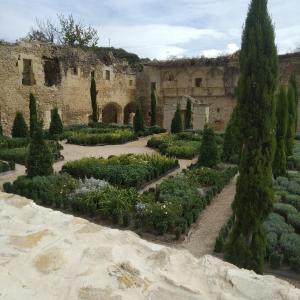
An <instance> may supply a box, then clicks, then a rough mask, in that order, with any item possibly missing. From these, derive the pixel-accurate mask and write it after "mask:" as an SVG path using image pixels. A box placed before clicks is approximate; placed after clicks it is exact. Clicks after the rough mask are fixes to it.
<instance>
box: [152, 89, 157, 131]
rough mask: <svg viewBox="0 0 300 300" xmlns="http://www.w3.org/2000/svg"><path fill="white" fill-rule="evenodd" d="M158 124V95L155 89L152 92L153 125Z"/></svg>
mask: <svg viewBox="0 0 300 300" xmlns="http://www.w3.org/2000/svg"><path fill="white" fill-rule="evenodd" d="M156 124H157V120H156V96H155V90H152V92H151V126H155V125H156Z"/></svg>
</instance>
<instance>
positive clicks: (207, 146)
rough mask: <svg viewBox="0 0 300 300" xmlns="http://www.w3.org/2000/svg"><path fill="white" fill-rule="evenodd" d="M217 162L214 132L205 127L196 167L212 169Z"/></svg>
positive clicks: (217, 155)
mask: <svg viewBox="0 0 300 300" xmlns="http://www.w3.org/2000/svg"><path fill="white" fill-rule="evenodd" d="M218 162H219V154H218V146H217V143H216V138H215V133H214V130H213V129H212V128H209V127H207V126H205V128H204V130H203V138H202V143H201V147H200V155H199V159H198V165H199V166H201V167H208V168H213V167H215V166H216V165H217V163H218Z"/></svg>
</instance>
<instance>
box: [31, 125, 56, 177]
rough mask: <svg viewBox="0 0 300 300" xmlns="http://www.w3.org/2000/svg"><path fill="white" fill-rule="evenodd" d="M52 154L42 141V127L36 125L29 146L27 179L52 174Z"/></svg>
mask: <svg viewBox="0 0 300 300" xmlns="http://www.w3.org/2000/svg"><path fill="white" fill-rule="evenodd" d="M52 164H53V154H52V152H51V149H50V148H49V146H48V145H47V144H46V142H45V141H44V140H43V132H42V125H41V124H37V125H36V128H35V131H34V133H33V137H32V139H31V141H30V144H29V150H28V157H27V162H26V172H27V175H28V176H29V177H34V176H47V175H50V174H52V173H53V168H52Z"/></svg>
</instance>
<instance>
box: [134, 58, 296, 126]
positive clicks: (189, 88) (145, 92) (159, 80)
mask: <svg viewBox="0 0 300 300" xmlns="http://www.w3.org/2000/svg"><path fill="white" fill-rule="evenodd" d="M279 60H280V81H281V82H283V83H287V81H288V78H289V76H290V74H291V73H295V74H296V77H297V81H298V85H299V87H300V53H295V54H290V55H283V56H280V57H279ZM238 78H239V63H238V56H237V55H234V56H227V57H219V58H216V59H206V58H200V59H181V60H172V61H154V62H150V63H148V64H145V65H144V66H143V69H142V70H141V71H140V72H138V73H137V83H138V89H137V98H138V99H139V100H140V101H141V102H142V104H143V107H144V113H145V117H146V119H147V118H148V119H149V111H150V94H151V85H152V86H153V83H155V85H156V95H157V101H158V110H159V113H158V115H159V118H158V121H159V124H160V125H164V126H165V127H166V128H169V127H170V124H171V120H172V113H170V112H173V111H174V106H176V104H177V103H178V102H179V103H180V102H182V99H183V98H184V97H192V98H194V99H196V100H197V101H198V102H199V103H203V104H206V105H208V106H209V123H210V124H211V125H212V126H213V127H215V128H216V129H218V130H224V129H225V127H226V124H227V122H228V120H229V118H230V115H231V113H232V111H233V108H234V107H235V105H236V99H235V97H234V92H235V88H236V86H237V83H238ZM182 109H184V107H182ZM298 110H299V116H300V103H299V107H298ZM194 117H196V116H194ZM194 121H195V120H194ZM202 121H203V120H201V121H199V122H202ZM196 122H197V120H196ZM298 123H299V124H298V130H300V122H298Z"/></svg>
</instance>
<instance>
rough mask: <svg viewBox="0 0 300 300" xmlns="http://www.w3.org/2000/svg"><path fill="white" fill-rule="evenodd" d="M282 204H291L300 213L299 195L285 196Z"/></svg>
mask: <svg viewBox="0 0 300 300" xmlns="http://www.w3.org/2000/svg"><path fill="white" fill-rule="evenodd" d="M281 202H283V203H286V204H290V205H292V206H294V207H295V208H296V209H297V210H298V211H300V197H299V196H297V195H291V194H287V193H286V194H283V195H282V196H281Z"/></svg>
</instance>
